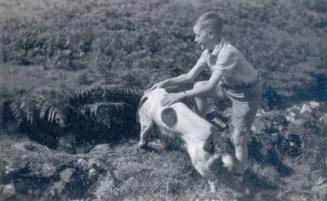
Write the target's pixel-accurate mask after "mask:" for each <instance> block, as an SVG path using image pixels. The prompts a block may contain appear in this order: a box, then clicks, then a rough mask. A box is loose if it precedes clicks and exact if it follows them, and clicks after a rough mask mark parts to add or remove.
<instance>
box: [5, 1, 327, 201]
mask: <svg viewBox="0 0 327 201" xmlns="http://www.w3.org/2000/svg"><path fill="white" fill-rule="evenodd" d="M211 9H215V10H218V11H219V12H221V13H222V14H223V15H224V17H225V21H226V30H225V32H226V33H225V34H226V36H227V38H228V39H230V40H231V41H232V42H233V44H235V45H236V46H238V47H239V48H240V49H241V50H242V52H244V54H245V55H246V57H247V58H249V60H250V61H251V62H252V63H254V64H255V65H256V67H258V68H259V70H260V72H261V73H262V75H263V76H264V78H265V80H266V87H267V88H268V87H271V88H272V89H273V90H274V91H273V92H276V93H278V95H282V96H286V97H287V96H290V94H291V96H293V97H295V98H296V100H295V99H291V100H292V101H294V102H291V104H295V103H297V102H298V101H300V99H301V101H302V100H307V99H310V98H320V99H321V100H323V101H325V100H326V99H325V95H324V94H325V92H326V90H325V89H326V87H325V88H324V87H323V86H324V84H325V83H326V82H325V81H324V80H326V64H327V62H326V58H325V56H324V55H323V52H325V51H326V50H327V45H326V41H325V35H326V26H325V25H324V23H326V17H325V13H321V12H316V11H315V10H312V9H308V8H306V7H304V6H299V5H298V4H296V2H294V1H287V2H286V1H282V0H280V1H270V0H268V1H262V0H256V1H251V2H250V1H245V0H242V1H241V0H239V1H233V2H227V1H211V0H208V1H206V4H203V3H202V2H200V1H197V0H192V1H191V3H190V2H189V1H185V0H167V1H158V0H154V1H146V0H144V1H138V2H135V1H130V0H125V1H116V0H97V1H92V2H85V1H81V0H74V1H66V0H62V1H56V0H51V1H44V0H38V1H34V0H25V1H22V0H15V1H10V2H8V1H4V0H0V13H1V14H0V17H1V20H0V24H1V27H2V28H5V29H4V30H2V32H1V34H0V35H1V38H2V40H1V42H0V44H1V45H0V47H1V49H2V53H1V56H0V58H1V60H2V61H6V62H7V63H5V64H4V63H1V64H0V76H1V79H0V97H1V98H4V97H5V98H6V97H8V96H11V95H13V94H16V93H19V92H20V91H21V90H30V89H35V88H39V87H40V86H42V87H45V86H48V87H59V88H60V87H64V86H65V87H71V88H75V87H80V86H81V85H89V84H92V83H94V82H96V81H101V80H104V81H106V80H107V81H108V80H110V79H111V78H112V77H115V76H116V75H120V76H121V75H123V76H125V75H126V77H128V76H130V77H131V78H130V80H132V81H133V84H134V85H137V86H140V87H143V88H146V87H147V86H149V85H150V84H151V83H154V82H156V81H158V80H161V79H164V78H166V77H170V76H174V75H177V74H180V73H182V72H185V71H187V70H188V69H189V68H190V67H191V66H192V64H193V63H194V62H195V60H196V58H197V55H198V54H199V50H198V49H196V47H195V46H194V43H193V35H192V32H191V27H192V23H193V21H194V19H195V18H196V17H197V16H198V15H199V14H200V13H202V12H204V11H206V10H211ZM141 11H142V12H141ZM4 38H5V39H8V38H9V39H10V40H4ZM8 41H9V42H8ZM41 42H42V45H40V44H41ZM29 45H32V46H33V47H30V46H29ZM40 48H41V51H40ZM42 48H43V49H42ZM27 49H28V50H27ZM4 50H5V52H4ZM181 53H183V54H181ZM24 63H25V64H27V63H32V64H31V65H22V64H24ZM204 77H205V75H204ZM318 78H319V79H318ZM128 81H129V78H128V79H126V82H128ZM321 86H322V87H321ZM318 87H321V88H318ZM311 91H315V93H312V94H313V95H311V96H306V95H307V94H309V92H311ZM295 101H297V102H295ZM283 107H284V108H286V107H287V105H283ZM279 112H280V113H281V116H285V115H286V114H285V110H280V111H279ZM320 112H321V111H320ZM316 113H318V112H316ZM273 118H277V116H274V115H273V116H272V119H270V120H271V121H273V120H274V119H273ZM310 118H311V120H310ZM310 118H309V119H307V120H306V122H307V124H308V126H296V125H291V126H290V127H289V132H295V133H297V134H299V135H301V137H302V142H303V153H302V155H301V156H300V157H297V158H290V157H285V158H283V160H282V161H283V163H284V164H285V165H286V166H288V167H291V168H292V169H293V171H294V172H293V174H291V175H289V176H285V177H282V176H280V175H279V174H278V171H277V170H276V169H275V168H274V167H273V166H271V165H268V164H265V163H257V162H254V163H253V166H252V168H253V171H254V172H255V173H256V175H257V176H258V177H259V178H262V179H263V180H265V181H267V182H269V183H272V184H274V185H275V186H277V188H275V189H274V188H267V189H262V188H259V186H258V185H259V184H260V183H257V182H256V181H254V182H253V183H252V184H251V185H253V186H251V185H250V188H251V190H254V191H253V194H252V195H250V196H249V195H246V193H245V190H246V189H244V186H239V185H237V183H235V182H234V181H232V180H231V181H227V182H225V183H226V184H221V185H220V186H219V188H218V192H217V193H216V194H209V193H208V185H207V183H206V181H205V180H204V179H203V178H201V177H200V175H199V174H198V173H197V172H196V171H195V170H194V169H193V167H192V164H191V162H190V159H189V157H188V155H187V154H186V153H185V152H183V151H179V150H175V151H161V152H147V151H142V150H139V149H138V148H137V145H136V144H137V140H135V139H134V140H130V141H124V142H123V143H119V144H111V145H110V146H111V149H110V151H108V152H105V153H103V156H101V157H102V160H104V161H106V162H107V163H108V164H110V165H108V169H107V171H108V172H106V173H105V174H101V177H100V178H99V180H98V181H97V182H96V184H95V186H93V189H91V190H90V191H91V195H90V196H89V198H85V199H90V200H98V201H102V200H117V201H119V200H122V201H144V200H149V201H152V200H162V201H168V200H169V201H175V200H176V201H190V200H192V201H193V200H194V201H195V200H199V201H200V200H201V201H202V200H219V201H220V200H222V201H223V200H224V201H225V200H226V201H231V200H240V201H244V200H251V201H261V200H265V201H270V200H271V201H273V200H274V201H276V200H277V201H288V200H289V201H293V200H294V201H295V200H304V201H324V200H326V197H327V196H326V194H327V173H326V169H327V167H326V164H327V162H326V154H327V150H326V143H327V142H326V133H323V131H321V130H319V128H317V126H316V127H313V126H310V125H311V124H312V122H313V124H317V119H318V118H317V117H310ZM310 122H311V123H310ZM318 131H320V132H318ZM1 132H2V131H1ZM132 132H136V131H132ZM91 134H92V133H91ZM4 136H5V135H1V136H0V137H1V140H0V145H1V146H0V148H1V149H2V150H8V152H6V151H3V152H1V156H2V157H1V158H3V159H8V156H11V153H14V151H15V150H14V149H13V146H12V144H15V143H16V142H17V139H13V140H8V139H4ZM9 151H13V152H9ZM19 153H20V152H19ZM19 153H18V152H17V153H15V154H12V155H13V156H14V159H13V160H15V161H17V162H19V157H20V154H19ZM40 154H41V153H40ZM43 158H44V160H47V159H46V157H43ZM48 160H51V159H48ZM259 189H260V190H259ZM24 196H25V195H24V194H22V195H17V199H18V200H19V199H20V198H21V199H23V198H22V197H24ZM58 199H60V198H58ZM72 199H73V198H72ZM83 199H84V198H83Z"/></svg>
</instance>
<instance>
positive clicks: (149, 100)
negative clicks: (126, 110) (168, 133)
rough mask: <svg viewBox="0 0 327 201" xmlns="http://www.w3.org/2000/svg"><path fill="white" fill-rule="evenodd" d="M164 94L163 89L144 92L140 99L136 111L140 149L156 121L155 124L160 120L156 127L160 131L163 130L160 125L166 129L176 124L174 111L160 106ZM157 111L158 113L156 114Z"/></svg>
mask: <svg viewBox="0 0 327 201" xmlns="http://www.w3.org/2000/svg"><path fill="white" fill-rule="evenodd" d="M165 94H167V92H166V90H165V89H162V88H158V89H155V90H152V91H148V92H146V93H145V94H144V96H143V97H142V98H141V101H140V104H139V107H138V110H137V118H138V122H139V123H140V126H141V132H140V142H139V146H140V147H144V146H145V145H146V138H147V137H148V136H149V135H148V134H149V133H150V132H151V130H152V128H153V126H154V124H155V120H156V119H157V124H158V119H161V121H159V122H160V123H159V125H157V126H159V127H161V128H160V130H162V129H164V128H163V125H162V123H163V124H164V126H166V128H171V127H173V126H174V125H175V124H176V122H177V114H176V112H175V110H174V109H173V108H171V107H163V106H161V103H160V102H161V100H162V99H163V98H164V96H165ZM158 111H160V112H159V113H158ZM158 114H160V115H158ZM155 115H157V116H155ZM161 122H162V123H161Z"/></svg>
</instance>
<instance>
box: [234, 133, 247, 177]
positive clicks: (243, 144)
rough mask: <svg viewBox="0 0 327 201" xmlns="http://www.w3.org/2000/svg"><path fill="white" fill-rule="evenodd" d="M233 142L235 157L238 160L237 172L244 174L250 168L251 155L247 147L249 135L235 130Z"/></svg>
mask: <svg viewBox="0 0 327 201" xmlns="http://www.w3.org/2000/svg"><path fill="white" fill-rule="evenodd" d="M232 142H233V144H234V146H235V157H236V159H237V160H238V161H237V165H236V169H235V172H237V173H243V172H244V171H245V170H246V169H247V168H248V166H249V161H248V160H249V159H248V158H249V153H248V146H247V133H244V132H241V131H239V130H238V129H236V128H234V131H233V134H232Z"/></svg>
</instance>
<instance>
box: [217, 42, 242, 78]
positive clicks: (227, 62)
mask: <svg viewBox="0 0 327 201" xmlns="http://www.w3.org/2000/svg"><path fill="white" fill-rule="evenodd" d="M217 57H218V58H217V61H216V63H215V65H214V66H213V67H212V69H213V71H219V72H220V73H221V74H222V75H223V76H229V75H230V74H231V73H232V72H233V70H234V69H235V67H236V65H237V62H238V53H237V51H236V50H234V49H231V48H226V49H222V50H221V51H220V53H219V54H218V56H217Z"/></svg>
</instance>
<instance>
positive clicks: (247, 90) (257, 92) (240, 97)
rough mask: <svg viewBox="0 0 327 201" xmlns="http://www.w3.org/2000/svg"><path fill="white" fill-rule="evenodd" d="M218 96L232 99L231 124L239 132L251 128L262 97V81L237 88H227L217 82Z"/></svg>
mask: <svg viewBox="0 0 327 201" xmlns="http://www.w3.org/2000/svg"><path fill="white" fill-rule="evenodd" d="M217 95H218V96H220V97H221V96H222V95H223V96H224V97H227V98H228V99H230V100H231V101H232V125H233V127H234V128H236V129H238V130H239V131H241V132H248V131H250V130H251V125H252V123H253V122H254V120H255V117H256V113H257V110H258V108H259V105H260V102H261V99H262V81H261V80H257V81H256V82H254V83H252V84H250V85H247V86H244V87H239V88H229V87H226V86H223V85H221V84H218V90H217Z"/></svg>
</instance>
